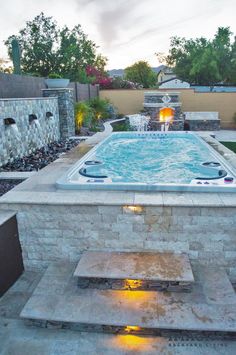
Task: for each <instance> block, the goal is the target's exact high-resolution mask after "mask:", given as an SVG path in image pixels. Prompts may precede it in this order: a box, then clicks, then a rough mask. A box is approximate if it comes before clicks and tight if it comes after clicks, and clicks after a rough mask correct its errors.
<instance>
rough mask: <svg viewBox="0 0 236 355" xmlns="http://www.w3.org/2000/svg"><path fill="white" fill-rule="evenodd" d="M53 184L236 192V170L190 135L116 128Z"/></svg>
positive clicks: (71, 187)
mask: <svg viewBox="0 0 236 355" xmlns="http://www.w3.org/2000/svg"><path fill="white" fill-rule="evenodd" d="M56 184H57V187H58V188H61V189H75V190H77V189H88V190H91V189H98V190H128V191H129V190H136V191H137V190H142V191H196V192H197V191H201V192H204V191H206V192H210V191H212V192H222V191H227V192H236V172H235V170H234V169H233V168H232V167H231V166H229V164H228V163H227V162H226V161H225V160H224V158H223V157H222V156H221V155H220V154H219V153H217V152H216V151H215V150H214V149H213V148H212V147H210V146H209V145H208V144H207V143H206V142H205V141H204V140H203V139H202V138H200V137H199V136H198V135H196V134H194V133H190V132H119V133H113V134H111V135H110V136H109V137H107V138H106V139H104V140H103V141H102V142H101V143H100V144H98V145H97V146H95V147H94V148H93V149H91V150H90V151H89V153H87V154H86V155H84V157H83V158H82V159H80V160H79V161H78V162H77V163H76V164H75V165H74V166H73V167H72V168H71V169H70V170H69V171H68V172H67V173H66V174H65V175H64V176H62V177H61V178H60V179H59V180H57V183H56Z"/></svg>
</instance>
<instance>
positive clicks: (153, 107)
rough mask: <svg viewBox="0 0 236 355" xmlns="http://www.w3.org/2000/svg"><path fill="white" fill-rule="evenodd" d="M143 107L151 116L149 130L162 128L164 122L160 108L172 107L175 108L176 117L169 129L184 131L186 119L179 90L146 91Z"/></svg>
mask: <svg viewBox="0 0 236 355" xmlns="http://www.w3.org/2000/svg"><path fill="white" fill-rule="evenodd" d="M143 107H144V110H145V113H146V114H147V115H148V116H150V121H149V125H148V130H151V131H160V130H161V128H162V125H163V122H161V120H160V110H161V109H163V108H172V109H173V110H174V117H173V121H172V122H171V124H170V125H169V130H171V131H182V130H183V129H184V120H183V115H182V112H181V102H180V100H179V93H178V92H168V93H165V92H163V91H155V92H144V103H143Z"/></svg>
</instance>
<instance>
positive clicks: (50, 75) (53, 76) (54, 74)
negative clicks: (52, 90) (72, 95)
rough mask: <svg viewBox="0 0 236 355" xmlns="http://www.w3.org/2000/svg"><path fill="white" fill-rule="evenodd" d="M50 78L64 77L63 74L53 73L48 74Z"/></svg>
mask: <svg viewBox="0 0 236 355" xmlns="http://www.w3.org/2000/svg"><path fill="white" fill-rule="evenodd" d="M48 78H49V79H62V76H61V75H60V74H56V73H51V74H49V75H48Z"/></svg>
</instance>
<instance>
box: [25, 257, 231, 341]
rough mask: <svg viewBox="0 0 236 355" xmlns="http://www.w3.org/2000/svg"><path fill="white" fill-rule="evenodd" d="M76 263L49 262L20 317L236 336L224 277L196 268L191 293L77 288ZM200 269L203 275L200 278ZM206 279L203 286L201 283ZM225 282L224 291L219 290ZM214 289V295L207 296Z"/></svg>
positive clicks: (77, 325) (83, 326)
mask: <svg viewBox="0 0 236 355" xmlns="http://www.w3.org/2000/svg"><path fill="white" fill-rule="evenodd" d="M74 268H75V265H73V264H70V263H60V264H55V265H51V266H50V267H49V268H48V270H47V271H46V272H45V274H44V276H43V277H42V279H41V281H40V282H39V284H38V286H37V287H36V289H35V291H34V293H33V295H32V296H31V298H30V299H29V301H28V302H27V303H26V305H25V307H24V308H23V310H22V312H21V317H22V318H25V319H29V320H32V321H33V323H34V324H38V325H40V326H43V327H47V326H49V327H59V328H60V327H61V328H70V329H76V330H80V331H82V330H88V329H89V330H92V331H96V332H97V331H105V332H107V331H109V332H114V333H127V332H128V333H130V332H131V333H138V334H140V333H143V334H151V335H158V334H160V331H161V330H169V331H183V332H191V331H196V332H201V333H204V332H208V333H209V332H217V333H224V334H225V333H226V332H229V333H231V334H232V336H234V334H236V295H235V292H234V290H233V288H232V286H230V284H229V281H228V282H227V283H225V279H227V275H226V274H225V273H224V272H222V271H219V270H210V272H211V275H212V273H216V275H218V282H217V283H215V279H216V278H217V276H216V277H214V278H213V280H212V277H211V275H210V276H209V277H206V275H207V274H208V269H207V268H206V269H203V270H202V269H199V270H198V269H197V270H196V271H195V274H196V275H197V279H198V281H196V283H195V284H194V285H193V291H192V293H175V292H172V293H171V292H153V291H149V292H145V291H136V292H133V291H127V290H122V291H120V290H119V291H117V290H116V291H114V290H105V291H104V290H95V289H79V288H78V287H77V285H76V280H75V279H74V278H73V271H74ZM202 272H203V274H204V275H203V277H202ZM206 283H207V285H206ZM225 286H227V290H224V291H220V290H219V288H220V289H221V288H223V287H225ZM213 290H214V291H215V292H214V293H215V295H216V297H212V294H213Z"/></svg>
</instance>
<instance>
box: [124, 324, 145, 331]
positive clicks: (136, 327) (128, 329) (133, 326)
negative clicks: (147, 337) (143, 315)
mask: <svg viewBox="0 0 236 355" xmlns="http://www.w3.org/2000/svg"><path fill="white" fill-rule="evenodd" d="M139 330H141V327H138V326H136V325H127V326H126V327H125V328H124V331H125V332H126V333H132V332H138V331H139Z"/></svg>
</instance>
